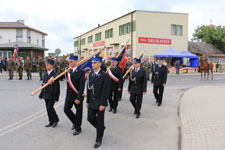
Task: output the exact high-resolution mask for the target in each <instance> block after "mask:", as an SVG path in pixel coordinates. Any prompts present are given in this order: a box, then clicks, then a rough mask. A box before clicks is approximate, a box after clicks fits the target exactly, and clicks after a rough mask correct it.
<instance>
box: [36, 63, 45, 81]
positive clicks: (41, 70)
mask: <svg viewBox="0 0 225 150" xmlns="http://www.w3.org/2000/svg"><path fill="white" fill-rule="evenodd" d="M37 67H38V72H39V77H40V81H41V80H42V74H43V72H44V71H45V62H44V60H42V59H38V61H37Z"/></svg>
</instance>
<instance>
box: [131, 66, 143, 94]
mask: <svg viewBox="0 0 225 150" xmlns="http://www.w3.org/2000/svg"><path fill="white" fill-rule="evenodd" d="M146 90H147V77H146V72H145V70H144V69H143V68H141V67H140V69H139V70H138V72H135V69H133V70H132V71H131V72H130V77H129V85H128V91H130V92H131V93H132V94H142V93H143V92H146Z"/></svg>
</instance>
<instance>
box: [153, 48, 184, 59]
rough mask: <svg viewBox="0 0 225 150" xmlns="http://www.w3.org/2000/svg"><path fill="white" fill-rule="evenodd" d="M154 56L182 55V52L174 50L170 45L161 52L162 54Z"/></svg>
mask: <svg viewBox="0 0 225 150" xmlns="http://www.w3.org/2000/svg"><path fill="white" fill-rule="evenodd" d="M155 57H183V55H182V54H180V53H178V52H176V51H175V50H174V49H173V48H172V47H171V48H169V49H168V50H166V51H165V52H163V53H162V54H159V55H155Z"/></svg>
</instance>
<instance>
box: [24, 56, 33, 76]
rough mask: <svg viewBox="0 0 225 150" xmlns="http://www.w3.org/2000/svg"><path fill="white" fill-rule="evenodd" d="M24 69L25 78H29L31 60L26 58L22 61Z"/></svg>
mask: <svg viewBox="0 0 225 150" xmlns="http://www.w3.org/2000/svg"><path fill="white" fill-rule="evenodd" d="M24 69H25V71H26V72H27V80H31V71H32V61H31V60H26V62H25V63H24Z"/></svg>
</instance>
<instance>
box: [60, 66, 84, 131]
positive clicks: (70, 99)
mask: <svg viewBox="0 0 225 150" xmlns="http://www.w3.org/2000/svg"><path fill="white" fill-rule="evenodd" d="M69 73H70V77H71V82H72V84H73V85H74V86H75V88H76V89H77V90H78V93H79V94H77V93H75V92H74V91H73V90H72V89H71V87H70V86H69V84H68V83H67V93H66V101H65V105H64V112H65V114H66V116H67V117H68V118H69V120H70V121H71V122H72V123H73V125H74V127H75V129H76V130H77V131H81V124H82V118H83V117H82V116H83V96H82V94H83V91H84V86H85V76H84V71H83V70H81V69H76V70H75V71H74V72H73V71H72V69H71V70H70V72H69ZM75 100H79V101H80V104H76V103H75V102H74V101H75ZM73 106H75V108H76V113H75V114H74V112H73V111H72V110H71V109H72V107H73Z"/></svg>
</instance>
